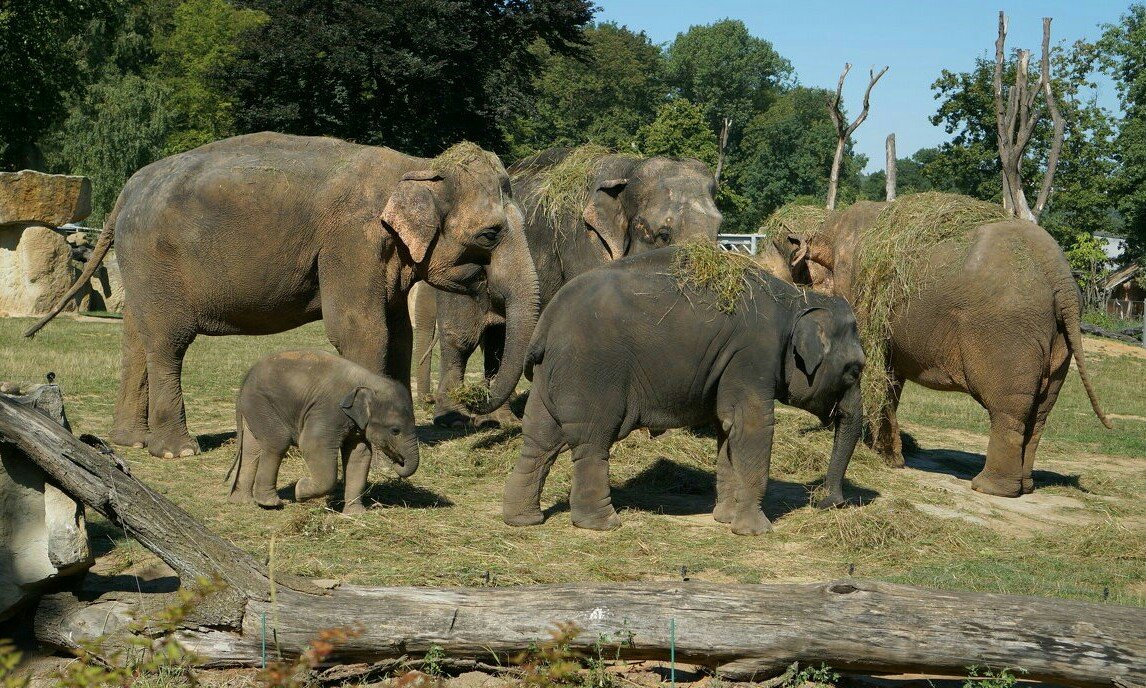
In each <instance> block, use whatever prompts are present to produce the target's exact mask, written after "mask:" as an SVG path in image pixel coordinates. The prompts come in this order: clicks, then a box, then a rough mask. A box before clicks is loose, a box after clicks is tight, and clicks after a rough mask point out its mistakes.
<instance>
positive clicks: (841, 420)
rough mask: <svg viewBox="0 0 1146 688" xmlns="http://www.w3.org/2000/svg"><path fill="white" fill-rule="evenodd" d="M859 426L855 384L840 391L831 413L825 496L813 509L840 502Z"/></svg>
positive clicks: (861, 408)
mask: <svg viewBox="0 0 1146 688" xmlns="http://www.w3.org/2000/svg"><path fill="white" fill-rule="evenodd" d="M862 429H863V407H862V405H861V402H860V388H859V385H858V384H856V385H853V386H852V388H851V389H849V390H848V391H847V393H845V394H844V397H843V399H842V400H841V401H840V405H839V408H838V410H837V412H836V415H835V437H834V438H833V440H832V458H831V462H830V463H829V464H828V475H827V477H825V478H824V488H825V490H827V495H826V496H825V497H824V498H823V499H821V500H820V501H819V502H818V503H817V504H816V507H817V508H820V509H827V508H829V507H833V506H838V505H840V504H843V503H844V472H845V471H847V469H848V463H849V462H850V461H851V459H852V453H853V452H855V448H856V443H857V442H858V441H859V438H860V433H861V432H862Z"/></svg>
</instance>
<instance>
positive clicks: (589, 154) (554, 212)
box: [523, 143, 640, 227]
mask: <svg viewBox="0 0 1146 688" xmlns="http://www.w3.org/2000/svg"><path fill="white" fill-rule="evenodd" d="M609 155H621V156H625V157H631V158H638V157H640V156H638V155H635V154H633V153H616V152H614V151H612V150H610V149H609V148H606V147H605V146H602V145H599V144H595V143H588V144H585V145H584V146H579V147H577V148H574V149H573V150H571V151H570V152H569V155H567V156H565V158H564V159H563V160H561V162H559V163H557V164H556V165H553V166H552V167H549V168H546V169H543V170H540V171H538V170H534V169H527V170H525V171H524V172H523V174H529V175H538V176H539V177H540V179H539V181H538V184H537V187H536V191H535V194H536V201H537V205H536V211H539V212H542V213H544V214H545V218H546V220H547V221H548V223H549V225H550V226H553V227H558V226H560V224H561V218H562V217H563V216H565V215H566V214H568V213H576V214H577V215H578V216H580V214H581V210H582V209H583V208H584V207H585V205H586V204H587V203H588V202H589V193H590V191H591V190H590V188H589V187H590V184H591V182H592V181H593V177H594V175H595V174H596V173H597V165H598V163H600V161H601V159H602V158H604V157H606V156H609Z"/></svg>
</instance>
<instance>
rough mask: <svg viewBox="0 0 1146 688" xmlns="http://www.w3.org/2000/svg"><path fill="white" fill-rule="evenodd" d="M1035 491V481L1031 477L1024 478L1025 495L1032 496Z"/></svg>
mask: <svg viewBox="0 0 1146 688" xmlns="http://www.w3.org/2000/svg"><path fill="white" fill-rule="evenodd" d="M1034 491H1035V481H1034V479H1033V478H1031V477H1026V478H1023V494H1030V493H1032V492H1034Z"/></svg>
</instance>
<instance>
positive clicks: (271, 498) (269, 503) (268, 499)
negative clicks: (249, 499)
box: [254, 490, 283, 509]
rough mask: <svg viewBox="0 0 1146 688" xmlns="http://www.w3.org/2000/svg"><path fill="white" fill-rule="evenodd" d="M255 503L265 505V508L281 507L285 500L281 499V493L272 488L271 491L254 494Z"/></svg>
mask: <svg viewBox="0 0 1146 688" xmlns="http://www.w3.org/2000/svg"><path fill="white" fill-rule="evenodd" d="M254 500H255V504H258V505H259V506H261V507H263V508H264V509H281V508H282V506H283V500H281V499H279V493H278V492H275V491H274V490H271V491H270V492H260V493H258V494H256V495H255V496H254Z"/></svg>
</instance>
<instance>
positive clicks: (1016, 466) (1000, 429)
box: [971, 393, 1033, 497]
mask: <svg viewBox="0 0 1146 688" xmlns="http://www.w3.org/2000/svg"><path fill="white" fill-rule="evenodd" d="M1005 401H1006V402H1007V403H1006V404H1005V405H1000V406H999V407H995V408H988V409H987V412H988V413H989V414H990V417H991V438H990V440H988V442H987V461H986V464H985V465H984V466H983V470H982V471H980V472H979V474H978V475H976V476H975V477H974V478H972V479H971V489H973V490H976V491H978V492H983V493H985V494H990V495H996V496H999V497H1018V496H1019V495H1021V494H1022V493H1023V481H1022V477H1023V444H1024V440H1025V439H1026V436H1027V422H1028V419H1029V418H1030V417H1031V410H1030V409H1031V406H1032V401H1033V400H1032V395H1030V394H1023V393H1015V394H1011V395H1008V397H1006V398H1005Z"/></svg>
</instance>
